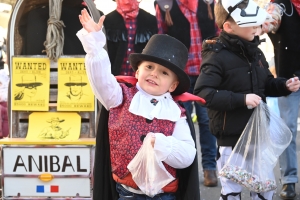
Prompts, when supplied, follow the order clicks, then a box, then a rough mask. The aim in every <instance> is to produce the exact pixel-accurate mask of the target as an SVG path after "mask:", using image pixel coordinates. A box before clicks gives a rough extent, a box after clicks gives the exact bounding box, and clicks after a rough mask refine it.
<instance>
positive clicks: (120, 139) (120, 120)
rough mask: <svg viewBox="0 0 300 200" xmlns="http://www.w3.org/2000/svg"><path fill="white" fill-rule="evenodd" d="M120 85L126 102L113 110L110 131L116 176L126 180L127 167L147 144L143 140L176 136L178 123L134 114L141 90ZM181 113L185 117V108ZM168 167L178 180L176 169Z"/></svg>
mask: <svg viewBox="0 0 300 200" xmlns="http://www.w3.org/2000/svg"><path fill="white" fill-rule="evenodd" d="M120 85H121V87H122V89H123V102H122V104H121V105H119V106H118V107H116V108H112V109H110V112H109V121H108V129H109V142H110V157H111V165H112V173H114V174H115V175H117V176H118V177H119V178H123V177H125V176H126V175H127V174H128V173H129V170H128V169H127V165H128V164H129V162H130V161H131V160H132V159H133V158H134V156H135V155H136V153H137V152H138V150H139V149H140V147H141V145H142V144H143V142H142V139H143V138H144V137H145V136H146V135H147V134H148V133H149V132H153V133H163V134H164V135H166V136H170V135H172V133H173V130H174V127H175V122H172V121H169V120H158V119H156V118H154V119H153V120H152V121H151V120H148V119H146V118H144V117H141V116H137V115H134V114H132V113H130V112H129V106H130V103H131V100H132V98H133V96H134V95H135V94H136V93H137V92H138V90H137V89H136V87H130V88H129V87H127V86H126V85H125V84H122V83H121V84H120ZM179 107H180V106H179ZM180 109H181V113H182V114H181V115H184V113H185V110H184V109H183V108H181V107H180ZM164 166H165V167H166V169H167V170H168V172H169V173H170V174H171V175H172V176H173V177H175V178H176V169H174V168H172V167H171V166H169V165H167V164H166V163H164Z"/></svg>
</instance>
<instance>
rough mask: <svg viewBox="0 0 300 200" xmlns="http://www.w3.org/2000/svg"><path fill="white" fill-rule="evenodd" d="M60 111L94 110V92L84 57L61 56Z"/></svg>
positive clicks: (59, 77)
mask: <svg viewBox="0 0 300 200" xmlns="http://www.w3.org/2000/svg"><path fill="white" fill-rule="evenodd" d="M57 63H58V70H57V71H58V95H57V110H58V111H94V102H95V101H94V100H95V97H94V94H93V91H92V89H91V86H90V84H89V81H88V77H87V74H86V70H85V64H84V58H59V59H58V61H57Z"/></svg>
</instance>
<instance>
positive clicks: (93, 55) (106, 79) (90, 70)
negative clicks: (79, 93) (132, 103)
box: [76, 29, 123, 110]
mask: <svg viewBox="0 0 300 200" xmlns="http://www.w3.org/2000/svg"><path fill="white" fill-rule="evenodd" d="M76 35H77V37H78V38H79V40H80V41H81V43H82V45H83V48H84V50H85V52H86V53H87V54H86V56H85V66H86V73H87V76H88V79H89V82H90V84H91V87H92V90H93V92H94V94H95V96H96V98H97V99H99V101H100V102H101V103H102V105H103V106H104V107H105V108H106V109H107V110H109V109H110V108H113V107H116V106H118V105H120V104H121V103H122V99H123V94H122V88H121V86H120V85H119V83H118V82H117V80H116V78H115V77H114V76H113V75H112V74H111V64H110V61H109V57H108V54H107V52H106V50H105V49H104V48H103V46H104V45H105V42H106V38H105V35H104V33H103V32H102V30H100V31H98V32H90V33H88V32H87V31H86V30H85V29H81V30H80V31H78V32H77V34H76Z"/></svg>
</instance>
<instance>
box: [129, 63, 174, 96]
mask: <svg viewBox="0 0 300 200" xmlns="http://www.w3.org/2000/svg"><path fill="white" fill-rule="evenodd" d="M135 77H136V78H137V79H138V83H139V85H140V87H141V88H142V89H143V90H144V91H145V92H147V93H148V94H150V95H154V96H159V95H162V94H164V93H166V92H173V91H174V90H175V89H176V87H177V85H178V83H179V82H178V80H177V76H176V74H175V73H174V72H173V71H171V70H170V69H168V68H166V67H164V66H162V65H160V64H157V63H154V62H150V61H143V62H141V63H140V65H139V67H138V70H137V71H136V73H135Z"/></svg>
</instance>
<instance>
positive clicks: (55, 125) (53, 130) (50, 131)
mask: <svg viewBox="0 0 300 200" xmlns="http://www.w3.org/2000/svg"><path fill="white" fill-rule="evenodd" d="M64 121H65V120H64V119H59V118H58V117H52V118H51V119H49V120H47V122H48V123H50V126H47V127H45V128H44V129H43V130H42V131H41V132H40V134H39V135H38V137H39V138H42V139H64V138H65V137H67V136H68V135H69V130H70V129H71V127H70V128H69V129H67V130H64V129H63V128H62V127H60V123H62V122H64Z"/></svg>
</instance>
